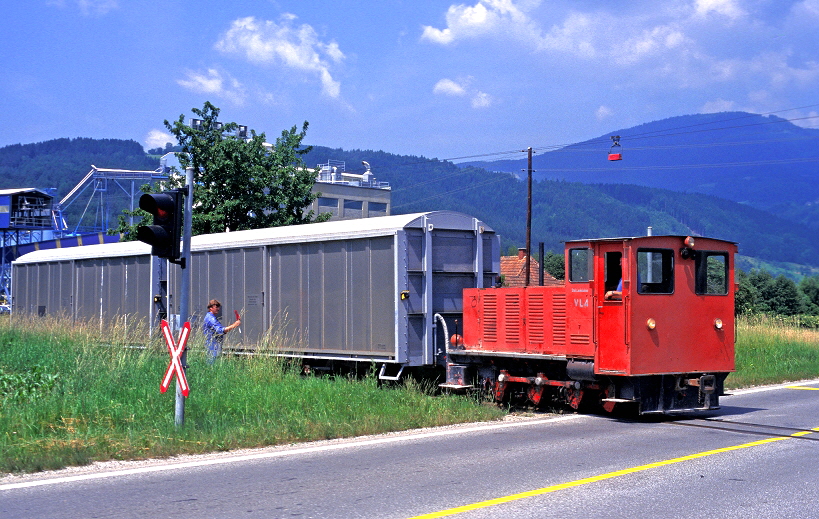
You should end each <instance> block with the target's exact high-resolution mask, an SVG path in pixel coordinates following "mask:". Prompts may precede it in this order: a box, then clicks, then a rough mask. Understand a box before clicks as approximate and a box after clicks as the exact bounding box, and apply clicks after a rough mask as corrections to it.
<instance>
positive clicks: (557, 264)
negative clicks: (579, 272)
mask: <svg viewBox="0 0 819 519" xmlns="http://www.w3.org/2000/svg"><path fill="white" fill-rule="evenodd" d="M543 270H545V271H546V272H548V273H549V274H551V275H552V276H554V277H555V278H556V279H564V278H565V277H566V261H565V258H564V257H563V254H557V253H555V252H553V251H549V252H547V253H546V257H545V258H543Z"/></svg>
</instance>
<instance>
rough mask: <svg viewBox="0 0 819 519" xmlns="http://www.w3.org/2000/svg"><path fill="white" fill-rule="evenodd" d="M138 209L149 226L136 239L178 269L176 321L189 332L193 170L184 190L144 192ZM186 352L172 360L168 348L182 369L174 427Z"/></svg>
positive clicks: (180, 411) (181, 405)
mask: <svg viewBox="0 0 819 519" xmlns="http://www.w3.org/2000/svg"><path fill="white" fill-rule="evenodd" d="M183 203H184V210H183ZM139 208H140V209H143V210H145V211H147V212H149V213H150V214H151V215H152V216H153V223H152V225H140V226H139V227H137V239H138V240H139V241H142V242H145V243H147V244H149V245H151V255H152V256H156V257H158V258H165V259H167V260H168V261H169V262H170V263H175V264H177V265H179V266H180V267H181V268H182V276H181V287H180V288H181V292H182V293H181V294H180V297H179V318H180V321H182V320H184V323H185V324H184V325H183V327H182V328H183V329H187V330H190V304H189V297H190V295H189V294H190V269H188V268H187V266H188V264H189V262H190V260H189V258H190V251H191V227H192V217H191V211H192V209H193V168H186V169H185V187H184V188H180V189H172V190H169V191H163V192H162V193H145V194H144V195H142V196H141V197H140V198H139ZM180 242H181V247H180ZM187 351H188V348H187V346H185V345H184V343H183V345H182V352H181V353H179V354H178V359H174V358H173V357H174V352H173V350H172V349H171V357H172V359H171V362H172V363H173V362H174V361H175V360H176V361H178V363H179V365H181V370H182V371H181V372H180V374H179V376H177V384H176V406H175V416H174V422H175V423H176V425H178V426H181V425H183V424H184V423H185V398H186V397H187V394H188V391H189V388H188V387H187V383H186V382H185V377H184V371H186V370H187V368H188V365H187V357H188V355H187ZM171 376H172V373H171Z"/></svg>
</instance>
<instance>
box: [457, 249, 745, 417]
mask: <svg viewBox="0 0 819 519" xmlns="http://www.w3.org/2000/svg"><path fill="white" fill-rule="evenodd" d="M736 251H737V246H736V244H735V243H732V242H728V241H723V240H717V239H710V238H701V237H697V238H692V237H690V236H689V237H685V236H645V237H637V238H616V239H614V238H612V239H599V240H582V241H572V242H567V244H566V251H565V261H566V281H565V283H564V284H563V285H561V286H529V287H520V288H485V289H466V290H464V291H463V306H464V309H463V337H461V336H459V335H455V336H453V338H452V340H451V341H450V344H449V345H448V351H447V354H448V361H447V383H446V386H448V387H468V386H470V385H471V384H470V382H472V381H473V380H477V381H478V384H480V385H482V386H483V387H484V388H485V389H488V390H491V391H492V392H494V397H495V399H496V400H497V401H498V402H503V401H507V400H509V399H525V400H528V401H529V402H531V403H532V404H534V405H539V404H541V403H545V402H546V401H549V400H551V401H557V402H564V403H567V404H569V405H570V406H571V407H573V408H575V409H577V408H578V407H579V406H580V405H581V403H602V405H603V407H604V408H605V409H606V410H608V411H611V410H612V409H613V408H614V406H615V405H620V404H625V403H633V404H636V405H637V406H638V409H639V412H640V413H641V414H642V413H666V412H674V411H685V410H695V409H696V410H706V409H715V408H717V407H718V406H719V396H720V395H722V394H723V387H724V381H725V378H726V377H727V376H728V373H729V372H731V371H733V370H734V292H735V289H734V286H735V285H734V282H733V280H734V254H735V253H736Z"/></svg>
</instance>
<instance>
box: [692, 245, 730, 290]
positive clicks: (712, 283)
mask: <svg viewBox="0 0 819 519" xmlns="http://www.w3.org/2000/svg"><path fill="white" fill-rule="evenodd" d="M694 261H695V263H696V265H695V271H696V276H697V279H696V287H695V288H696V292H697V294H707V295H723V296H724V295H726V294H727V293H728V253H727V252H716V251H698V252H697V254H696V255H695V256H694Z"/></svg>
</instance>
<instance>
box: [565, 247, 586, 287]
mask: <svg viewBox="0 0 819 519" xmlns="http://www.w3.org/2000/svg"><path fill="white" fill-rule="evenodd" d="M591 258H592V255H591V251H590V250H589V249H570V250H569V281H573V282H582V281H589V280H590V279H592V274H591V272H592V270H591V267H592V261H591Z"/></svg>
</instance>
